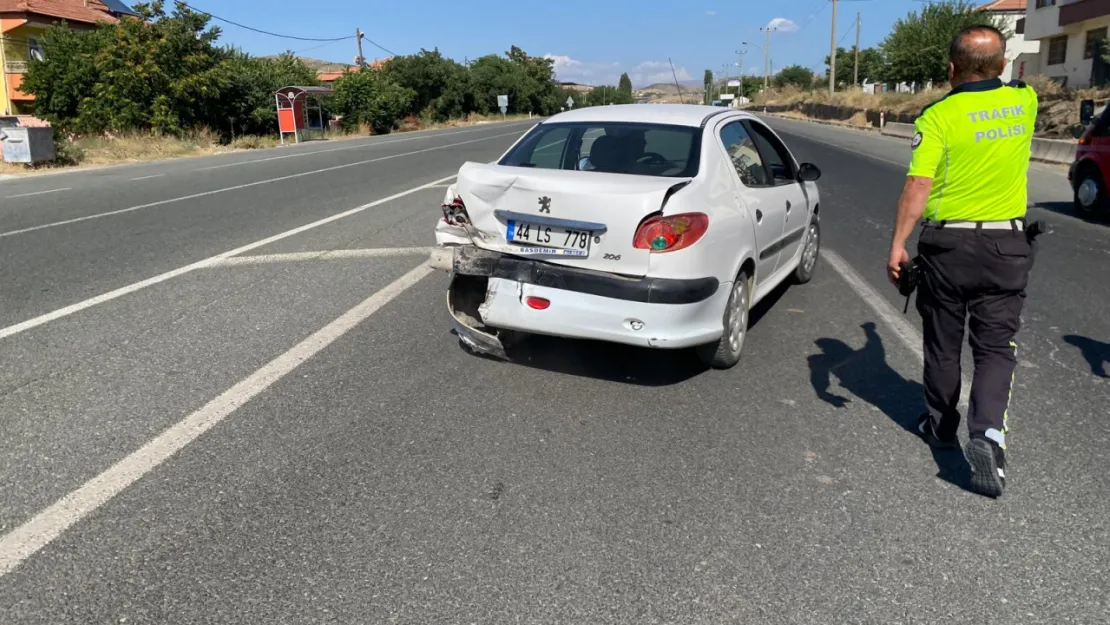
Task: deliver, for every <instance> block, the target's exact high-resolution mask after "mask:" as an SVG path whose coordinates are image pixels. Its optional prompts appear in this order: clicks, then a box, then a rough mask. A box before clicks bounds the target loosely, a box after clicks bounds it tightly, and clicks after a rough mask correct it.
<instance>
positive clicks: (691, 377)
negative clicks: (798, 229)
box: [0, 120, 1110, 625]
mask: <svg viewBox="0 0 1110 625" xmlns="http://www.w3.org/2000/svg"><path fill="white" fill-rule="evenodd" d="M771 123H772V125H773V126H774V127H775V128H776V129H778V130H779V131H780V132H781V133H782V134H783V136H784V137H785V138H786V139H787V141H788V143H789V144H790V145H791V147H792V148H793V149H794V150H795V151H796V152H797V154H798V155H799V157H800V158H802V159H803V160H808V161H811V162H814V163H816V164H817V165H818V166H819V167H821V169H822V170H823V172H824V176H823V177H822V179H821V182H820V185H821V191H822V198H823V206H822V214H823V219H822V224H823V233H824V244H825V246H826V250H827V252H828V253H827V255H826V256H825V257H824V258H823V259H822V260H821V261H820V263H819V266H818V267H819V268H818V270H817V274H816V277H815V278H814V280H813V282H812V283H810V284H809V285H806V286H803V287H793V288H789V289H783V290H780V291H779V292H778V293H777V294H776V296H775V297H774V298H772V300H773V301H769V302H767V303H766V304H765V305H763V306H761V307H760V310H758V311H757V314H756V315H755V317H754V326H753V328H752V331H751V334H750V336H749V339H748V344H747V347H746V349H747V351H746V355H745V359H744V361H743V363H742V364H741V365H740V366H738V367H737V368H736V369H733V370H731V371H727V372H717V371H705V370H703V369H702V368H700V367H699V366H698V365H697V364H696V361H695V360H694V359H693V358H692V357H691V356H690V355H689V354H684V353H677V354H673V353H661V352H646V351H641V350H635V349H625V348H619V347H611V346H605V345H599V344H592V343H580V342H569V341H557V340H553V339H534V340H532V341H531V342H530V343H529V344H526V345H525V346H523V347H522V349H521V351H520V352H519V353H518V354H517V355H516V362H513V363H500V362H494V361H490V360H486V359H481V358H477V357H475V356H472V355H470V354H468V353H467V352H466V351H464V350H463V349H462V348H460V347H459V345H458V342H457V340H456V339H455V338H454V337H453V336H452V335H451V334H450V333H449V316H448V314H447V312H446V310H445V306H444V301H443V291H444V288H445V286H446V280H447V279H446V276H445V275H444V274H440V273H431V272H429V270H427V269H426V267H424V266H422V263H423V261H424V260H425V259H426V251H425V248H426V247H427V246H430V245H432V244H433V243H434V239H433V237H432V227H433V225H434V222H435V220H436V219H437V216H438V213H439V208H438V206H439V202H440V200H441V198H442V195H443V192H444V190H443V188H442V185H444V184H446V183H447V182H448V180H447V178H448V177H449V176H451V175H452V174H454V173H455V171H456V170H457V168H458V166H459V165H460V164H461V163H462V162H463V161H465V160H476V161H490V160H493V159H494V158H496V157H497V156H498V155H499V154H500V153H501V152H502V151H503V150H504V149H505V148H506V147H507V146H508V145H509V144H510V143H511V142H512V141H513V140H514V139H515V138H516V137H517V136H519V134H520V133H521V132H523V131H524V130H525V129H526V128H527V127H528V125H527V124H516V125H490V126H486V127H479V128H468V129H461V130H454V131H447V132H433V133H427V134H423V135H398V136H395V137H384V138H375V139H370V140H359V141H355V142H335V143H327V144H323V143H317V144H309V145H306V146H300V147H297V148H290V149H285V150H276V151H268V152H258V153H252V154H247V155H234V156H224V157H216V158H205V159H188V160H183V161H175V162H164V163H157V164H150V165H142V166H129V167H123V168H111V169H103V170H95V171H90V172H83V173H73V174H65V175H58V176H49V177H41V178H35V179H27V180H17V181H5V182H0V441H2V447H0V623H5V624H6V623H20V624H21V625H23V624H33V623H82V624H84V623H217V622H218V623H251V624H253V623H636V624H642V623H683V624H686V623H713V624H718V623H761V624H762V623H766V624H779V623H782V624H787V623H789V624H794V623H798V624H831V623H836V624H847V623H867V624H871V623H874V624H876V625H878V624H881V625H894V624H908V623H922V624H924V623H940V622H943V623H977V624H980V623H989V624H993V623H999V624H1001V623H1007V624H1012V623H1045V624H1052V625H1058V624H1064V623H1069V624H1070V623H1084V624H1087V623H1091V624H1094V623H1105V622H1108V621H1110V605H1108V600H1107V590H1108V583H1107V581H1106V579H1107V573H1108V570H1107V569H1108V564H1107V563H1108V562H1110V546H1108V545H1110V532H1108V529H1107V519H1108V518H1110V509H1108V508H1110V503H1108V502H1110V497H1108V495H1110V492H1108V488H1107V486H1106V481H1105V480H1103V479H1102V477H1103V476H1102V475H1101V470H1102V469H1103V468H1104V466H1105V461H1104V458H1105V456H1106V452H1105V450H1106V449H1107V444H1108V442H1110V441H1108V438H1110V436H1108V435H1110V426H1108V424H1107V422H1106V420H1105V414H1106V410H1105V405H1106V401H1107V395H1108V392H1107V391H1108V382H1110V377H1108V374H1107V371H1106V366H1107V360H1108V359H1110V343H1108V342H1110V320H1108V318H1107V316H1106V314H1105V311H1106V310H1110V291H1108V290H1107V289H1106V287H1105V285H1106V284H1107V278H1108V277H1110V272H1108V271H1107V269H1106V265H1107V262H1108V261H1110V258H1108V257H1107V254H1108V253H1110V245H1108V243H1110V230H1107V228H1106V226H1105V225H1103V224H1098V223H1087V222H1085V221H1082V220H1080V219H1078V218H1076V217H1075V216H1073V215H1070V214H1068V211H1067V205H1068V200H1069V198H1070V195H1069V193H1068V190H1067V185H1066V181H1065V179H1064V177H1063V171H1062V170H1061V169H1059V168H1051V167H1041V166H1035V167H1034V168H1033V170H1032V174H1031V185H1030V187H1031V201H1032V202H1033V203H1034V204H1035V206H1034V207H1033V208H1032V209H1031V216H1033V217H1038V218H1044V219H1047V220H1049V221H1050V222H1051V223H1052V225H1053V227H1054V230H1055V232H1054V233H1053V234H1052V235H1048V236H1046V237H1045V238H1044V239H1042V242H1043V243H1042V246H1041V251H1040V255H1039V257H1038V260H1037V267H1036V270H1035V272H1034V276H1033V283H1032V286H1031V287H1030V291H1029V298H1028V301H1027V307H1026V312H1025V317H1024V320H1025V327H1024V329H1023V331H1022V334H1021V335H1020V337H1019V344H1020V346H1021V347H1020V352H1019V356H1020V358H1021V367H1020V368H1019V370H1018V373H1017V376H1016V380H1015V390H1014V398H1013V402H1014V403H1013V414H1012V417H1011V425H1012V428H1013V431H1012V435H1011V437H1010V438H1011V441H1012V442H1011V454H1010V465H1009V466H1008V470H1007V475H1008V477H1009V483H1010V487H1009V489H1008V490H1007V493H1006V494H1005V496H1004V497H1003V498H1002V499H1000V500H997V501H992V500H989V499H985V498H982V497H979V496H977V495H974V494H972V493H970V492H968V491H967V490H966V489H965V486H966V482H967V473H968V467H967V465H966V462H964V461H963V460H962V458H961V456H960V455H959V454H958V453H956V454H951V453H948V454H938V455H936V456H934V455H933V454H932V453H930V451H929V450H928V448H926V447H925V446H924V445H923V444H922V443H921V442H920V441H919V440H918V439H917V438H916V437H915V436H913V435H912V434H910V433H909V432H907V431H906V429H905V428H906V427H907V426H908V424H910V423H911V422H912V419H913V417H914V416H915V415H916V414H917V413H918V412H919V411H920V401H921V400H920V395H921V387H920V368H921V361H920V358H919V356H918V350H919V346H918V345H917V344H916V343H915V334H916V333H917V332H918V331H919V330H918V328H919V322H918V319H917V318H916V316H915V315H914V314H912V311H911V314H909V315H902V314H901V310H902V301H900V300H899V298H898V296H897V293H896V292H894V290H893V288H892V287H890V286H889V285H888V284H886V282H885V279H884V277H883V264H884V262H885V255H886V249H887V247H886V246H887V243H888V239H889V228H890V223H891V220H892V217H893V208H894V202H895V200H896V198H897V194H898V191H899V189H900V187H901V181H902V177H903V175H904V171H905V164H906V162H907V161H908V152H909V151H908V145H906V142H905V141H895V140H892V139H888V138H884V137H877V136H872V135H866V134H861V133H854V132H850V131H845V130H840V129H835V128H829V127H824V126H816V125H810V124H805V123H802V122H792V121H784V120H771ZM29 194H34V195H29ZM383 200H384V201H383ZM325 220H328V221H325ZM321 222H323V223H321ZM969 364H970V363H969Z"/></svg>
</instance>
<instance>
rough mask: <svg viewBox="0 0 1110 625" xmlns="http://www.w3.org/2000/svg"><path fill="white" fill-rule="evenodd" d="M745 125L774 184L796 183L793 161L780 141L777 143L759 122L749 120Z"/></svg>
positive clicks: (772, 134) (773, 136)
mask: <svg viewBox="0 0 1110 625" xmlns="http://www.w3.org/2000/svg"><path fill="white" fill-rule="evenodd" d="M745 123H746V125H747V126H748V128H749V129H750V130H751V134H752V138H753V139H754V140H755V145H756V147H758V148H759V153H760V155H761V156H762V157H763V162H764V163H765V164H766V165H767V169H768V170H769V171H768V174H769V175H770V176H771V178H772V180H774V184H775V185H776V186H777V185H783V184H793V183H794V182H796V181H797V174H795V172H794V163H793V159H792V158H790V151H789V150H787V149H786V146H785V145H783V143H782V141H779V139H778V137H776V136H775V135H774V133H772V132H771V131H770V130H768V129H767V127H766V126H764V125H763V124H761V123H759V122H754V121H750V120H749V121H747V122H745Z"/></svg>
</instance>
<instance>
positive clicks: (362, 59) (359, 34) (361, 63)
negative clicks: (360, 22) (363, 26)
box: [355, 28, 366, 69]
mask: <svg viewBox="0 0 1110 625" xmlns="http://www.w3.org/2000/svg"><path fill="white" fill-rule="evenodd" d="M355 40H356V41H358V62H357V63H356V65H358V66H359V68H360V69H361V68H363V67H365V66H366V58H365V57H363V56H362V31H361V30H359V29H358V28H356V29H355Z"/></svg>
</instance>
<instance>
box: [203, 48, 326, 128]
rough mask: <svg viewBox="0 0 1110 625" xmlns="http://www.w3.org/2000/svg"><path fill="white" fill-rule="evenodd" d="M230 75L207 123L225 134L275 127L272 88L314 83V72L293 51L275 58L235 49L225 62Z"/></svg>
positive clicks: (275, 114) (275, 112)
mask: <svg viewBox="0 0 1110 625" xmlns="http://www.w3.org/2000/svg"><path fill="white" fill-rule="evenodd" d="M224 67H225V69H226V71H227V75H228V77H229V78H230V83H229V85H228V86H227V87H226V88H225V89H224V93H223V97H222V98H221V99H220V101H221V107H220V113H219V114H218V115H217V116H216V118H215V119H213V120H210V121H209V122H208V123H209V125H210V126H212V127H214V128H218V129H219V130H220V131H221V133H225V134H228V135H232V134H233V135H237V136H242V135H264V134H269V133H272V132H274V129H275V128H277V111H276V110H275V109H274V95H273V94H274V91H276V90H278V89H280V88H281V87H288V86H290V85H299V86H308V85H315V84H316V83H317V80H316V72H315V71H314V70H313V69H312V68H311V67H309V66H308V65H307V64H306V63H305V62H304V61H302V60H301V59H299V58H297V57H296V56H295V55H294V54H293V53H292V52H290V51H286V52H284V53H283V54H281V55H279V56H277V57H274V58H258V57H252V56H250V55H248V54H246V53H243V52H242V51H235V52H234V53H233V54H232V55H231V58H230V59H228V61H227V62H226V63H225V65H224Z"/></svg>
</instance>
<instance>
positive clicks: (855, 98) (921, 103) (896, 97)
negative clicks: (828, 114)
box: [755, 85, 948, 113]
mask: <svg viewBox="0 0 1110 625" xmlns="http://www.w3.org/2000/svg"><path fill="white" fill-rule="evenodd" d="M947 90H948V89H947V85H942V86H941V87H938V88H934V89H930V90H926V91H922V92H921V93H880V94H875V93H864V92H863V90H861V89H850V90H848V91H839V92H837V93H834V94H832V95H829V93H828V91H824V90H818V91H802V90H800V89H797V88H796V87H785V88H783V89H778V90H775V91H773V92H771V93H770V94H768V95H766V96H756V98H755V103H756V104H772V105H786V106H789V105H794V104H803V103H813V104H830V105H834V106H842V107H845V108H855V109H860V110H877V109H882V110H886V111H891V112H894V113H912V112H916V111H920V110H921V109H923V108H925V106H927V105H928V104H930V103H931V102H934V101H936V100H938V99H940V98H941V97H942V96H943V95H944V93H945V92H946V91H947Z"/></svg>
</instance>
